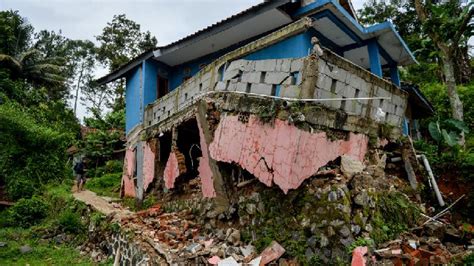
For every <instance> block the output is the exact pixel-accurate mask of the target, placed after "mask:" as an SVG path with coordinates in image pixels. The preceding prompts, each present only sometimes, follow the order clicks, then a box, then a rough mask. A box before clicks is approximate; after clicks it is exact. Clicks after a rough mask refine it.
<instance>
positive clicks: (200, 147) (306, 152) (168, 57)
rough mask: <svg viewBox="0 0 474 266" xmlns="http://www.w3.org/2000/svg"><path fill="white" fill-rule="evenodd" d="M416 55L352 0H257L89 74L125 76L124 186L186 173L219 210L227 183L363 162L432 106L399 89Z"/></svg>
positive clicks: (137, 192) (166, 183)
mask: <svg viewBox="0 0 474 266" xmlns="http://www.w3.org/2000/svg"><path fill="white" fill-rule="evenodd" d="M414 63H416V60H415V59H414V57H413V55H412V53H411V51H410V50H409V48H408V47H407V45H406V44H405V42H404V41H403V39H401V37H400V36H399V34H398V33H397V32H396V30H395V29H394V26H393V25H392V24H391V23H390V22H385V23H382V24H377V25H373V26H370V27H364V26H362V25H361V24H359V22H358V20H357V17H356V14H355V12H354V10H353V8H352V4H351V2H350V0H340V1H335V0H318V1H311V0H300V1H299V0H275V1H265V2H263V3H261V4H259V5H256V6H253V7H251V8H249V9H247V10H245V11H243V12H241V13H239V14H236V15H234V16H232V17H229V18H227V19H225V20H223V21H220V22H218V23H216V24H213V25H211V26H209V27H207V28H205V29H203V30H200V31H198V32H196V33H194V34H192V35H189V36H187V37H185V38H183V39H181V40H178V41H176V42H174V43H171V44H168V45H166V46H163V47H157V48H155V49H154V50H151V51H148V52H145V53H143V54H142V55H140V56H138V57H137V58H135V59H133V60H131V61H130V62H128V63H127V64H125V65H123V66H122V67H121V68H119V69H117V70H116V71H114V72H112V73H110V74H108V75H107V76H105V77H103V78H101V79H99V80H98V81H99V83H100V84H106V83H109V82H113V81H114V80H117V79H121V78H125V79H126V138H127V143H126V155H125V161H124V173H123V180H122V196H126V197H135V198H136V199H137V200H138V201H142V200H143V199H144V198H145V197H146V194H147V193H148V192H149V191H150V190H151V189H152V188H154V189H157V190H160V191H165V192H168V191H173V190H176V189H179V186H180V184H182V183H183V182H189V181H190V180H194V182H197V183H199V186H200V190H201V192H202V196H203V197H204V198H210V199H213V200H214V202H216V203H217V206H220V208H216V210H219V209H220V210H221V211H222V210H224V209H225V208H227V206H228V204H229V184H240V183H242V182H246V181H248V180H250V179H254V180H255V179H256V180H258V181H259V182H261V183H263V184H265V185H266V186H268V187H271V186H277V187H279V188H280V189H281V190H282V191H283V192H284V193H288V192H289V191H291V190H294V189H297V188H298V187H299V186H300V185H301V184H302V183H303V182H304V181H305V180H306V179H308V178H309V177H311V176H313V175H314V174H315V173H316V172H318V170H319V169H320V168H321V167H324V166H325V165H327V164H328V163H330V162H332V161H334V160H336V159H338V158H341V157H349V158H351V159H352V160H355V161H363V160H364V159H365V158H366V155H367V153H368V149H369V146H370V145H375V146H377V145H378V146H380V145H384V144H386V143H388V142H389V141H390V140H394V139H396V138H398V137H399V136H401V135H402V134H409V133H410V132H413V131H414V130H413V129H410V126H411V125H416V123H414V122H413V121H414V119H418V118H420V117H423V116H424V115H429V114H430V113H431V112H432V107H431V106H430V105H429V103H428V102H427V101H426V100H425V99H424V97H423V96H422V95H421V93H420V92H419V91H418V90H414V89H410V88H406V89H402V88H401V82H400V76H399V72H398V67H399V66H406V65H409V64H414ZM417 110H422V111H423V112H418V111H417ZM234 168H239V169H240V170H242V171H243V172H245V173H246V174H245V175H244V177H238V178H237V177H236V175H235V174H234V173H233V170H232V171H231V170H229V169H234ZM232 178H233V179H234V180H232ZM229 179H231V181H232V182H229ZM236 179H238V180H236Z"/></svg>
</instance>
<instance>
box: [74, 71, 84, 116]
mask: <svg viewBox="0 0 474 266" xmlns="http://www.w3.org/2000/svg"><path fill="white" fill-rule="evenodd" d="M83 74H84V63H83V64H82V65H81V72H80V74H79V78H78V80H77V85H76V99H75V100H74V115H76V114H77V113H76V111H77V99H78V98H79V89H80V88H81V80H82V75H83Z"/></svg>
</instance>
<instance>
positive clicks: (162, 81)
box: [156, 76, 169, 99]
mask: <svg viewBox="0 0 474 266" xmlns="http://www.w3.org/2000/svg"><path fill="white" fill-rule="evenodd" d="M156 87H157V88H156V98H157V99H160V98H162V97H163V96H165V95H166V94H168V92H169V89H168V79H167V78H163V77H160V76H158V79H157V86H156Z"/></svg>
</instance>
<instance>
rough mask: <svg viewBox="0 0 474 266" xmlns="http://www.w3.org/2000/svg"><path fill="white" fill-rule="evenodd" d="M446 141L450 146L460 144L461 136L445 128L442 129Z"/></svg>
mask: <svg viewBox="0 0 474 266" xmlns="http://www.w3.org/2000/svg"><path fill="white" fill-rule="evenodd" d="M441 132H442V134H443V138H444V141H445V142H446V143H447V144H448V146H450V147H454V146H456V145H457V144H458V141H459V137H458V135H457V134H456V133H455V132H452V131H451V132H449V133H448V131H446V129H443V130H442V131H441Z"/></svg>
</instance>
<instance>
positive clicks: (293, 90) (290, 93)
mask: <svg viewBox="0 0 474 266" xmlns="http://www.w3.org/2000/svg"><path fill="white" fill-rule="evenodd" d="M300 93H301V88H300V87H299V86H297V85H282V86H281V88H280V97H287V98H299V97H300Z"/></svg>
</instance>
